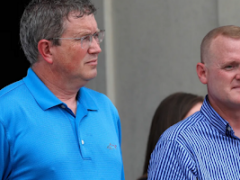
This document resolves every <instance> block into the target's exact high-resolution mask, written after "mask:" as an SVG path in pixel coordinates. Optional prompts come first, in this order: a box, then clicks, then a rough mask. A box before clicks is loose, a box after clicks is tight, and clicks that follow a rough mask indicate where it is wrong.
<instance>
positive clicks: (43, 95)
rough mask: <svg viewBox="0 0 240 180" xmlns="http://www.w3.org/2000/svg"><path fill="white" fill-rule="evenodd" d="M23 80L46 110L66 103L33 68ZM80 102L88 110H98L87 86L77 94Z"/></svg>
mask: <svg viewBox="0 0 240 180" xmlns="http://www.w3.org/2000/svg"><path fill="white" fill-rule="evenodd" d="M23 82H24V83H25V84H26V86H27V88H28V89H29V91H30V92H31V94H32V95H33V97H34V98H35V100H36V102H37V103H38V105H39V106H40V107H41V108H42V109H43V110H44V111H45V110H47V109H49V108H52V107H54V106H58V105H60V104H64V103H63V102H62V101H61V100H60V99H58V98H57V97H56V96H55V95H54V94H53V93H52V92H51V91H50V90H49V89H48V87H47V86H46V85H45V84H44V83H43V82H42V81H41V80H40V79H39V77H38V76H37V75H36V74H35V72H34V71H33V70H32V68H29V69H28V72H27V76H26V77H25V78H23ZM77 99H78V102H79V103H80V104H81V105H83V107H84V108H86V109H87V110H98V107H97V105H96V102H95V101H94V100H93V97H92V96H91V95H90V94H89V93H88V92H86V90H85V88H81V89H80V90H79V92H78V96H77Z"/></svg>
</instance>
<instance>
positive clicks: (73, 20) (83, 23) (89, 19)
mask: <svg viewBox="0 0 240 180" xmlns="http://www.w3.org/2000/svg"><path fill="white" fill-rule="evenodd" d="M78 14H79V13H76V12H75V13H74V12H73V13H70V14H69V16H68V18H66V19H65V20H64V33H63V34H66V33H73V34H76V33H77V34H79V33H80V34H81V33H82V34H84V33H86V34H87V33H94V32H96V31H97V30H98V27H97V22H96V20H95V17H94V15H93V14H90V15H84V16H82V17H77V15H78Z"/></svg>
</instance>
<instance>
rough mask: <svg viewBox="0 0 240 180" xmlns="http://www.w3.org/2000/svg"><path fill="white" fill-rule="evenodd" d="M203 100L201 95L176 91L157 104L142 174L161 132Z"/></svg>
mask: <svg viewBox="0 0 240 180" xmlns="http://www.w3.org/2000/svg"><path fill="white" fill-rule="evenodd" d="M203 100H204V99H203V97H202V96H197V95H194V94H190V93H183V92H177V93H174V94H171V95H169V96H168V97H166V98H165V99H164V100H163V101H162V102H161V103H160V104H159V106H158V108H157V109H156V111H155V114H154V116H153V119H152V124H151V128H150V133H149V136H148V143H147V151H146V156H145V163H144V169H143V174H146V173H147V170H148V164H149V160H150V157H151V153H152V151H153V150H154V148H155V145H156V144H157V142H158V139H159V138H160V136H161V134H162V133H163V132H164V131H165V130H166V129H167V128H169V127H170V126H172V125H173V124H175V123H177V122H179V121H181V120H183V119H184V117H185V116H186V115H187V113H188V112H189V110H190V109H191V108H192V107H193V106H194V105H196V104H197V103H199V102H203Z"/></svg>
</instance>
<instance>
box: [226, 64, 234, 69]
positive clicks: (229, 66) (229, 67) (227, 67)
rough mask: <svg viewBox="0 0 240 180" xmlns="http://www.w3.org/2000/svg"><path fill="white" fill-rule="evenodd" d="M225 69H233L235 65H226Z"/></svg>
mask: <svg viewBox="0 0 240 180" xmlns="http://www.w3.org/2000/svg"><path fill="white" fill-rule="evenodd" d="M225 69H226V70H231V69H233V66H232V65H228V66H225Z"/></svg>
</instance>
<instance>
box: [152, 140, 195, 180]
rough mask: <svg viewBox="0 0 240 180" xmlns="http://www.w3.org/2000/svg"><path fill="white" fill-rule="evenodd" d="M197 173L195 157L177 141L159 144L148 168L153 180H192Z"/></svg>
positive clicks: (163, 141) (161, 141)
mask: <svg viewBox="0 0 240 180" xmlns="http://www.w3.org/2000/svg"><path fill="white" fill-rule="evenodd" d="M196 176H197V171H196V165H195V161H194V159H193V156H192V155H191V153H190V152H189V151H188V149H187V148H185V147H184V146H182V145H181V144H179V143H178V142H176V141H170V140H161V139H160V141H159V142H158V143H157V145H156V147H155V149H154V151H153V153H152V155H151V160H150V164H149V168H148V179H151V180H157V179H161V180H168V179H174V180H192V179H196Z"/></svg>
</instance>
